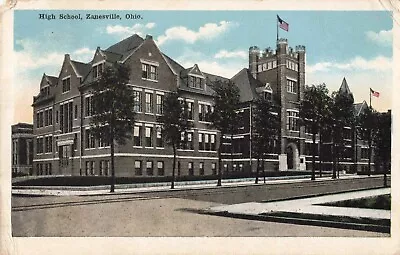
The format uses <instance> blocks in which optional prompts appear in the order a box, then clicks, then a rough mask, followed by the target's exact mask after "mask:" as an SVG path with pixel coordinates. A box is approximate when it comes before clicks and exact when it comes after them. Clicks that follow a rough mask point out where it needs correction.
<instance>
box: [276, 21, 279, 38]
mask: <svg viewBox="0 0 400 255" xmlns="http://www.w3.org/2000/svg"><path fill="white" fill-rule="evenodd" d="M278 23H279V22H278V15H276V43H278V40H279V25H278Z"/></svg>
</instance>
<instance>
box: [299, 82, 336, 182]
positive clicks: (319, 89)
mask: <svg viewBox="0 0 400 255" xmlns="http://www.w3.org/2000/svg"><path fill="white" fill-rule="evenodd" d="M328 92H329V91H328V89H327V87H326V85H325V84H321V85H318V86H315V85H312V86H307V87H306V88H305V91H304V100H303V101H302V103H301V105H300V117H301V119H302V120H303V123H304V124H305V125H309V126H310V127H311V133H312V140H313V147H312V175H311V180H315V156H316V154H317V151H316V149H317V143H316V136H317V134H318V133H319V134H320V141H321V133H322V132H321V130H322V127H323V125H324V123H325V120H326V118H327V115H328V114H329V112H328V111H329V108H328V106H329V95H328ZM319 158H321V155H319ZM320 167H321V166H320ZM320 175H321V168H320Z"/></svg>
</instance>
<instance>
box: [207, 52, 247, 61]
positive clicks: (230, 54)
mask: <svg viewBox="0 0 400 255" xmlns="http://www.w3.org/2000/svg"><path fill="white" fill-rule="evenodd" d="M247 57H248V52H246V51H244V50H236V51H227V50H220V51H219V52H218V53H217V54H215V55H214V58H217V59H218V58H247Z"/></svg>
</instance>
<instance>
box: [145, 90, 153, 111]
mask: <svg viewBox="0 0 400 255" xmlns="http://www.w3.org/2000/svg"><path fill="white" fill-rule="evenodd" d="M145 109H146V112H147V113H153V94H152V93H146V108H145Z"/></svg>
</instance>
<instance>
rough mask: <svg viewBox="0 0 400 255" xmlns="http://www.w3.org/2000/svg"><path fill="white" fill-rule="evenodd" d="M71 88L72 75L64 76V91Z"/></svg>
mask: <svg viewBox="0 0 400 255" xmlns="http://www.w3.org/2000/svg"><path fill="white" fill-rule="evenodd" d="M70 90H71V77H67V78H64V79H63V80H62V93H66V92H68V91H70Z"/></svg>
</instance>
